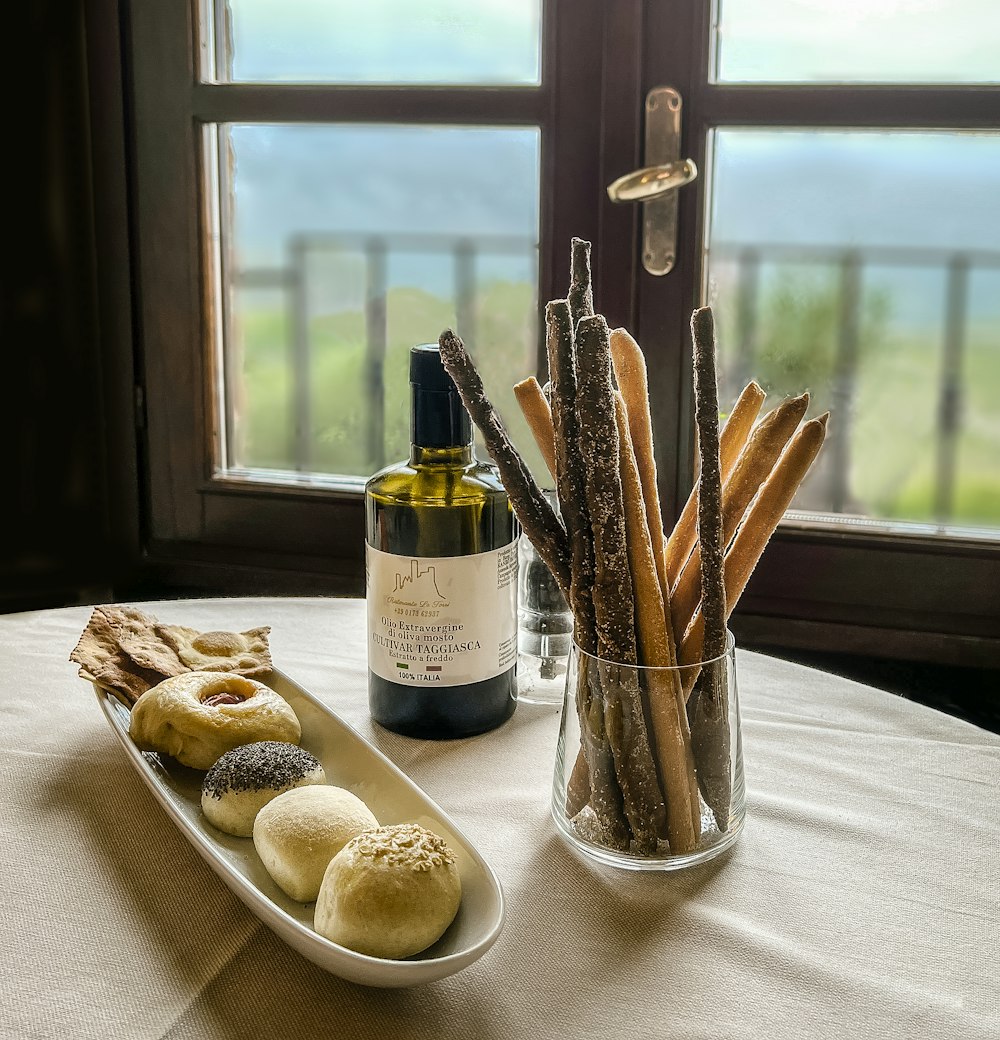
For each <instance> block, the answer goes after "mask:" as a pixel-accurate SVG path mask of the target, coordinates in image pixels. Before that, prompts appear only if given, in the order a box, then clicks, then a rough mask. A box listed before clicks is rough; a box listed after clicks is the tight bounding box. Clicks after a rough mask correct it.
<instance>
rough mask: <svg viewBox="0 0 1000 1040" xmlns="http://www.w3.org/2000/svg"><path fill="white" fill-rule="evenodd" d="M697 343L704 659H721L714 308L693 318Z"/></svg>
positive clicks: (723, 629)
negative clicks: (719, 657)
mask: <svg viewBox="0 0 1000 1040" xmlns="http://www.w3.org/2000/svg"><path fill="white" fill-rule="evenodd" d="M691 334H692V337H693V339H694V395H695V418H696V421H697V423H698V451H699V458H700V463H701V476H700V478H699V480H698V484H699V488H698V542H699V544H700V545H701V613H702V615H703V617H704V619H705V635H704V646H703V653H704V656H705V657H706V658H712V657H718V656H719V654H721V653H723V652H724V651H725V649H726V617H727V614H726V588H725V582H724V580H723V577H722V561H723V554H724V553H725V551H726V544H725V542H724V541H723V540H722V467H721V463H720V461H719V394H718V386H717V384H716V373H715V319H714V317H713V315H712V309H711V307H701V308H699V309H698V310H696V311H695V312H694V314H693V315H692V316H691Z"/></svg>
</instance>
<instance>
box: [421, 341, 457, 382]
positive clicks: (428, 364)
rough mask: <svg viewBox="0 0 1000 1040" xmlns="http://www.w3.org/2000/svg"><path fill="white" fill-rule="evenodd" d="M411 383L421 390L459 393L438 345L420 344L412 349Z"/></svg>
mask: <svg viewBox="0 0 1000 1040" xmlns="http://www.w3.org/2000/svg"><path fill="white" fill-rule="evenodd" d="M410 382H411V383H413V384H414V386H419V387H420V389H421V390H438V391H441V392H443V393H449V394H450V393H455V394H457V393H458V390H457V388H456V387H455V383H454V381H453V380H452V378H451V376H450V375H448V370H447V369H446V368H445V367H444V362H443V361H442V360H441V351H440V349H439V348H438V345H437V344H436V343H419V344H417V346H415V347H410Z"/></svg>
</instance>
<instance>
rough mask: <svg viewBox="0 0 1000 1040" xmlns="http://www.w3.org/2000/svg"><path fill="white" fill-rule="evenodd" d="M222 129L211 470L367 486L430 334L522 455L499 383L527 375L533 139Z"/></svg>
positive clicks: (508, 396) (396, 431)
mask: <svg viewBox="0 0 1000 1040" xmlns="http://www.w3.org/2000/svg"><path fill="white" fill-rule="evenodd" d="M220 135H221V138H222V140H221V145H222V146H221V147H220V149H219V152H220V154H221V155H223V156H228V157H229V167H228V171H226V170H224V172H223V174H222V176H221V180H222V187H221V190H222V192H223V193H224V199H225V200H226V204H225V205H223V206H221V207H220V210H221V212H222V213H223V214H227V213H228V214H230V216H229V217H224V218H223V222H222V228H221V236H220V237H221V243H222V245H221V248H222V251H223V252H222V259H223V263H222V269H223V271H224V273H225V277H226V281H227V284H228V287H229V288H228V293H227V294H226V295H224V304H225V306H224V313H225V320H224V323H223V324H224V329H225V331H224V345H223V351H222V353H223V357H224V364H223V370H224V380H225V386H224V388H223V393H222V394H220V397H221V399H222V400H224V402H225V411H226V437H225V444H226V452H227V458H225V459H223V460H222V463H223V468H224V469H225V470H227V471H229V472H233V471H241V472H242V471H247V470H278V471H293V472H299V473H320V474H338V475H347V476H358V477H365V476H368V475H370V474H371V473H373V472H375V471H376V470H378V469H380V468H381V467H383V466H384V465H387V464H388V463H390V462H394V461H397V460H398V459H400V458H403V457H405V456H406V455H407V454H408V450H409V386H408V382H407V371H408V368H407V356H408V351H409V349H410V347H411V346H412V345H413V344H414V343H422V342H423V343H426V342H436V341H437V338H438V335H439V334H440V332H441V330H442V329H444V328H446V327H452V328H455V329H457V330H458V332H459V334H460V335H462V336H463V338H465V340H466V342H467V343H468V345H469V347H470V350H471V351H472V353H473V356H474V357H475V358H476V361H477V364H478V365H479V367H480V369H481V371H482V373H483V377H484V379H485V381H486V384H487V388H488V389H489V391H490V392H491V394H492V395H494V396H495V398H496V402H497V405H498V408H499V409H500V410H501V412H502V414H503V415H504V418H505V419H506V420H507V421H508V424H509V425H510V426H511V428H512V430H513V431H514V435H515V437H516V438H517V440H518V443H520V444H524V445H525V446H526V447H527V446H528V445H532V446H533V444H532V441H531V437H530V435H528V433H527V431H526V429H522V424H523V419H522V418H521V414H520V410H519V409H518V407H517V405H516V403H515V401H514V396H513V393H512V391H511V388H512V386H513V384H514V383H515V382H517V381H518V380H519V379H522V378H524V377H525V376H526V375H528V374H530V373H532V372H534V369H535V353H536V342H537V332H536V319H535V313H536V292H537V290H536V285H537V277H536V267H537V241H538V147H539V138H538V131H537V129H489V128H481V127H475V128H450V127H419V128H418V127H393V126H379V127H370V126H317V125H309V126H259V125H255V126H230V127H223V128H220ZM482 457H484V458H485V455H483V456H482ZM529 461H530V463H531V464H532V465H533V467H534V468H535V469H536V472H541V463H540V461H539V460H538V459H535V458H531V459H530V460H529Z"/></svg>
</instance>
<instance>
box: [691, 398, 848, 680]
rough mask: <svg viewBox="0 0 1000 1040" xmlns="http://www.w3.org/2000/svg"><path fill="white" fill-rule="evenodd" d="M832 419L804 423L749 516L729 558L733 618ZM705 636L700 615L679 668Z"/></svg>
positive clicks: (696, 653)
mask: <svg viewBox="0 0 1000 1040" xmlns="http://www.w3.org/2000/svg"><path fill="white" fill-rule="evenodd" d="M829 417H830V413H829V412H824V413H823V414H822V415H820V416H818V417H817V418H815V419H810V420H809V422H807V423H803V425H802V427H801V428H800V429H799V431H798V433H796V434H795V436H794V437H793V438H792V441H791V443H790V444H789V445H788V447H787V448H785V450H784V451H783V452H782V454H781V458H780V459H779V460H778V464H777V465H776V466H775V467H774V469H773V470H772V471H771V475H770V476H769V477H768V478H767V480H765V481H764V484H763V486H762V487H761V489H760V491H759V492H758V493H757V497H756V498H755V499H754V501H753V503H752V504H751V506H750V508H749V509H748V510H747V514H746V516H745V517H744V518H743V523H742V524H740V528H739V530H738V531H737V532H736V537H735V538H734V539H733V544H732V545H731V546H730V547H729V552H728V553H726V565H725V583H726V603H727V605H728V612H729V613H730V614H731V613H732V611H733V607H735V606H736V602H737V601H738V600H739V598H740V596H741V595H742V594H743V590H744V589H745V588H746V585H747V582H748V581H749V580H750V575H751V574H752V573H753V569H754V567H756V566H757V561H758V560H759V559H760V557H761V554H762V553H763V552H764V549H765V547H766V546H767V543H768V541H769V539H770V537H771V535H772V534H773V533H774V530H775V528H776V527H777V526H778V524H779V522H780V521H781V518H782V517H783V516H784V515H785V510H786V509H787V508H788V506H789V505H790V504H791V501H792V499H793V498H794V497H795V492H796V491H798V489H799V485H800V484H801V483H802V481H803V480H804V479H805V476H806V474H807V473H808V472H809V467H810V466H811V465H812V464H813V461H814V460H815V458H816V456H817V455H818V454H819V450H820V448H821V447H822V446H823V440H824V438H825V437H826V423H827V420H828V419H829ZM704 633H705V628H704V619H703V618H702V615H701V611H699V612H698V613H697V614H695V616H694V619H693V620H692V622H691V624H690V625H689V626H688V629H687V631H686V632H685V633H684V637H683V639H682V640H681V642H680V645H679V647H678V649H677V663H678V664H679V665H681V666H682V667H683V666H690V665H692V664H695V663H697V662H698V661H700V660H701V659H702V646H703V641H704ZM696 677H697V675H696V670H695V669H693V668H692V669H691V670H690V672H689V673H687V674H686V675H685V682H684V687H685V690H684V692H685V696H687V695H688V694H690V692H691V687H692V686H693V685H694V680H695V678H696Z"/></svg>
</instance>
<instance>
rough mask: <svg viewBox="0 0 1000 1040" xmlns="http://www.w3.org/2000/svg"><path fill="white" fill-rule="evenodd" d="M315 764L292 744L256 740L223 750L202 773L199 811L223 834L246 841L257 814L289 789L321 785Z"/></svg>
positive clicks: (321, 776) (323, 779)
mask: <svg viewBox="0 0 1000 1040" xmlns="http://www.w3.org/2000/svg"><path fill="white" fill-rule="evenodd" d="M325 783H326V773H325V772H324V771H323V766H322V765H321V764H320V762H319V760H318V759H316V758H314V757H313V756H312V755H310V754H309V752H308V751H306V750H305V749H304V748H300V747H299V746H298V744H288V743H285V742H283V741H278V740H262V741H258V742H256V743H254V744H241V745H240V746H239V747H238V748H233V750H232V751H227V752H226V753H225V754H224V755H223V756H222V758H220V759H219V761H218V762H216V763H215V765H213V766H212V768H211V769H210V770H209V771H208V772H207V773H206V774H205V779H204V780H203V781H202V784H201V809H202V812H204V814H205V816H206V818H207V819H208V822H209V823H211V824H213V825H214V826H215V827H218V828H219V830H220V831H225V832H226V834H232V835H235V836H236V837H237V838H249V837H250V835H251V834H253V823H254V820H256V819H257V813H259V812H260V811H261V809H263V808H264V806H265V805H267V803H268V802H270V801H271V800H272V799H274V798H277V797H278V795H279V794H282V793H284V792H285V791H291V790H292V789H293V788H295V787H306V786H307V785H309V784H325Z"/></svg>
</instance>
